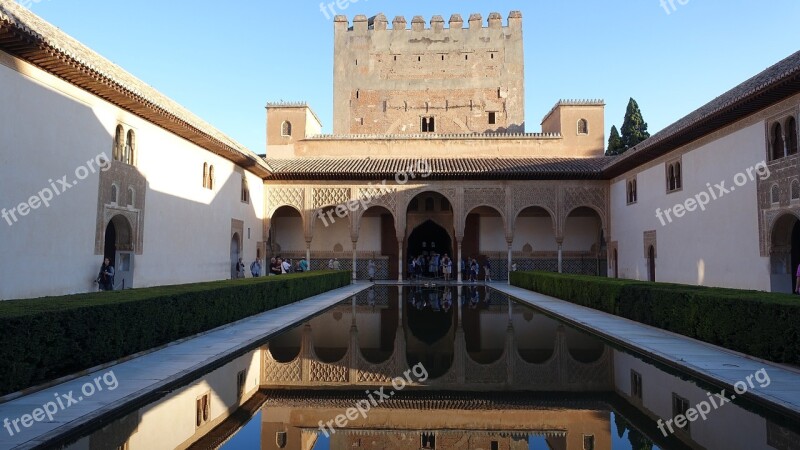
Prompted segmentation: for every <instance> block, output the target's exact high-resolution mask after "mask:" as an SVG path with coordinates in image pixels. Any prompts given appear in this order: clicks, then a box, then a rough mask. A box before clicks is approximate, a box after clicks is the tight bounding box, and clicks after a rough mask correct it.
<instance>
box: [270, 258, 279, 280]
mask: <svg viewBox="0 0 800 450" xmlns="http://www.w3.org/2000/svg"><path fill="white" fill-rule="evenodd" d="M269 274H270V276H274V275H280V274H281V265H280V262H279V260H278V259H277V258H272V259H270V265H269Z"/></svg>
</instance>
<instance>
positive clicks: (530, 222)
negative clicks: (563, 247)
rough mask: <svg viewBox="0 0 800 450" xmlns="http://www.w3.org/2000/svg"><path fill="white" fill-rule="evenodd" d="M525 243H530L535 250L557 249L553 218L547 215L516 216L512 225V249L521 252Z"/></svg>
mask: <svg viewBox="0 0 800 450" xmlns="http://www.w3.org/2000/svg"><path fill="white" fill-rule="evenodd" d="M525 244H530V245H531V247H533V251H536V252H540V251H541V252H546V251H553V252H554V251H557V250H558V244H557V243H556V235H555V232H554V231H553V220H552V219H551V218H549V217H520V218H518V219H517V223H516V226H515V227H514V246H513V249H514V251H515V252H521V251H522V248H523V247H525Z"/></svg>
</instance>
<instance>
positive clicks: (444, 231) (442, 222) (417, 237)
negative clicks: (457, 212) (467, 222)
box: [404, 191, 457, 277]
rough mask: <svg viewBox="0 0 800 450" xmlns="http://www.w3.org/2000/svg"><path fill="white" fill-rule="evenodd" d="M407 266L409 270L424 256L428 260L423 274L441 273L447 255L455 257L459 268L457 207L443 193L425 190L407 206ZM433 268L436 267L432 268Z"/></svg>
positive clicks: (405, 247) (436, 274)
mask: <svg viewBox="0 0 800 450" xmlns="http://www.w3.org/2000/svg"><path fill="white" fill-rule="evenodd" d="M405 223H406V230H405V245H404V249H405V261H404V263H405V265H406V267H405V268H404V269H405V270H406V272H408V271H409V265H410V263H411V261H412V259H413V258H418V257H420V256H422V257H423V258H424V259H426V261H425V262H424V264H423V268H424V269H423V270H422V273H423V274H424V275H427V276H434V277H435V276H439V275H440V270H439V265H440V264H438V263H439V262H440V261H441V259H440V258H441V257H443V256H444V255H445V254H447V255H448V256H450V258H451V259H453V261H454V264H453V273H455V271H456V268H457V266H456V264H455V261H456V260H455V258H454V257H455V256H456V255H454V254H453V247H454V236H455V228H454V216H453V206H452V204H451V203H450V200H448V198H447V197H445V196H444V195H442V194H441V193H439V192H433V191H425V192H421V193H419V194H417V195H416V196H415V197H413V198H412V199H411V201H410V202H409V204H408V207H407V209H406V222H405ZM431 269H433V270H431Z"/></svg>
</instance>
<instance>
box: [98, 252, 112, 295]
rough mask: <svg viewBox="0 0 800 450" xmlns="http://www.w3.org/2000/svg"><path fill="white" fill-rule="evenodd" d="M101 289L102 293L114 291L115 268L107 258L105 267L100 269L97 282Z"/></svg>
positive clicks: (104, 263) (104, 262) (104, 261)
mask: <svg viewBox="0 0 800 450" xmlns="http://www.w3.org/2000/svg"><path fill="white" fill-rule="evenodd" d="M95 281H96V282H97V284H98V286H99V287H100V290H101V291H113V290H114V266H112V265H111V260H110V259H108V258H106V259H104V260H103V265H102V266H101V267H100V273H99V274H98V275H97V280H95Z"/></svg>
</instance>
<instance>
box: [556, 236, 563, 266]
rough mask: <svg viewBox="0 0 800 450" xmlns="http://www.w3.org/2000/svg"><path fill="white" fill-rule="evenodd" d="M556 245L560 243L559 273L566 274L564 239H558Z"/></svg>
mask: <svg viewBox="0 0 800 450" xmlns="http://www.w3.org/2000/svg"><path fill="white" fill-rule="evenodd" d="M556 243H558V273H564V257H563V252H562V246H563V243H564V239H563V238H560V239H556Z"/></svg>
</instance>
